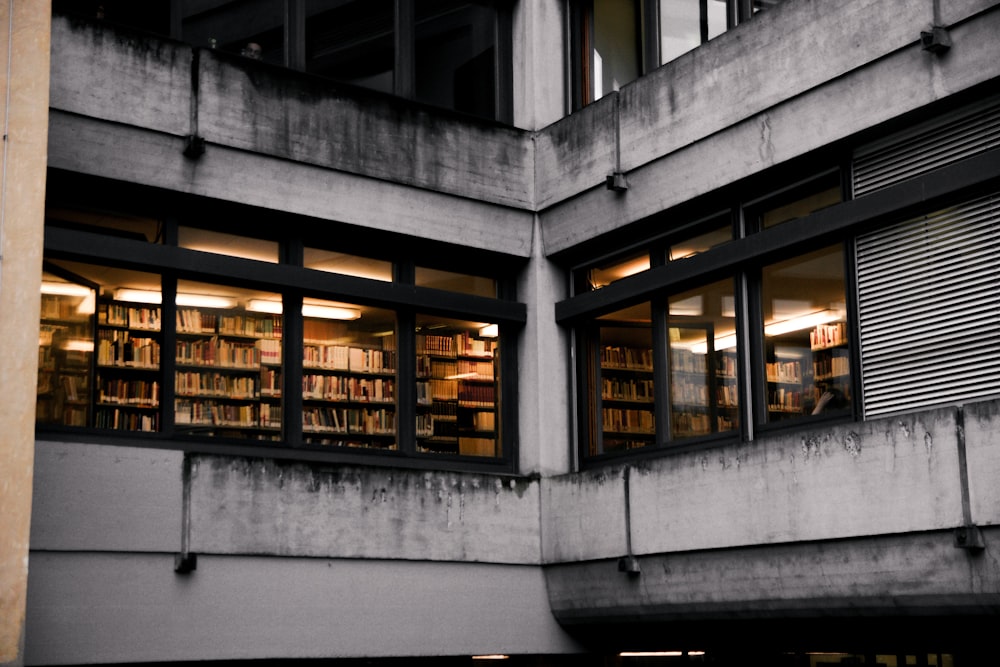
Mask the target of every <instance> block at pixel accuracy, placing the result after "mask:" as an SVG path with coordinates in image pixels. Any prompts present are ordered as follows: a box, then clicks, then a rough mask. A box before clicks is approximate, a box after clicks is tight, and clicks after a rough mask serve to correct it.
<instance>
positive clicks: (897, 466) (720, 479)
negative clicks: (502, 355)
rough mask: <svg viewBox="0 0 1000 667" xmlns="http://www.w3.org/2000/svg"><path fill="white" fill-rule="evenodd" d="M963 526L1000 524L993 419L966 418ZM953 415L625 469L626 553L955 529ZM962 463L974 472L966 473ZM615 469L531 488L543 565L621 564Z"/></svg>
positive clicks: (987, 408)
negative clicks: (538, 496)
mask: <svg viewBox="0 0 1000 667" xmlns="http://www.w3.org/2000/svg"><path fill="white" fill-rule="evenodd" d="M969 410H970V413H969V414H970V417H969V421H970V424H971V425H969V426H967V428H966V431H967V432H966V443H967V445H966V447H967V450H968V451H969V452H970V453H971V454H970V456H969V458H970V487H971V493H970V495H971V496H972V497H973V498H975V506H974V507H975V514H974V518H975V521H976V522H978V523H981V524H983V525H995V524H997V523H998V522H1000V488H998V486H997V485H996V484H995V480H996V479H998V478H1000V463H998V458H997V457H998V451H1000V438H998V437H997V436H996V435H995V434H996V433H998V432H1000V416H998V415H997V410H998V408H997V404H996V403H992V402H990V403H985V404H977V405H975V406H974V407H970V408H969ZM955 414H956V413H955V409H954V408H942V409H939V410H932V411H928V412H920V413H914V414H907V415H899V416H896V417H891V418H886V419H879V420H874V421H869V422H862V423H854V424H840V425H836V426H826V427H815V428H812V429H802V430H796V431H792V432H787V433H784V434H774V435H770V436H763V437H761V438H760V439H758V440H756V441H754V442H753V443H749V444H740V445H728V446H722V447H717V448H713V449H711V450H704V451H695V452H689V453H679V454H674V455H669V456H664V457H660V458H656V459H649V460H644V461H641V462H636V463H634V464H630V467H631V474H630V508H631V529H632V548H633V551H634V553H636V554H638V555H643V554H657V553H676V552H684V551H695V550H706V549H718V548H734V547H743V546H753V545H769V544H782V543H789V542H806V541H819V540H834V539H843V538H852V537H863V536H872V535H884V534H893V533H909V532H921V531H932V530H946V529H951V528H955V527H957V526H960V525H962V523H963V508H962V494H961V469H960V467H959V440H958V431H957V426H956V419H955ZM972 463H974V464H975V466H974V467H973V466H971V464H972ZM623 479H624V475H623V468H622V467H620V466H609V467H607V468H602V469H598V470H592V471H587V472H583V473H579V474H573V475H566V476H561V477H554V478H551V479H548V480H546V483H545V485H544V486H543V494H542V510H543V519H542V521H543V527H544V530H543V533H542V536H543V549H544V559H545V562H547V563H561V562H566V561H582V560H594V559H607V558H617V557H620V556H624V555H625V535H626V527H625V520H624V516H625V509H624V508H625V492H624V481H623Z"/></svg>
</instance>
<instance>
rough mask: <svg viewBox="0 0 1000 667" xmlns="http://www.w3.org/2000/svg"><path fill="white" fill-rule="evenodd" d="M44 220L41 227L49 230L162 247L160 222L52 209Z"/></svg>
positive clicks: (124, 216)
mask: <svg viewBox="0 0 1000 667" xmlns="http://www.w3.org/2000/svg"><path fill="white" fill-rule="evenodd" d="M45 217H46V221H45V224H47V225H50V226H53V227H67V228H70V229H77V230H79V231H84V232H93V233H96V234H106V235H108V236H117V237H119V238H126V239H131V240H134V241H143V242H146V243H163V222H162V221H161V220H154V219H153V218H145V217H141V216H137V215H136V216H133V215H118V214H108V213H99V212H92V211H81V210H71V209H55V208H49V209H46V211H45Z"/></svg>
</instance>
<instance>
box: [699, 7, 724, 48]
mask: <svg viewBox="0 0 1000 667" xmlns="http://www.w3.org/2000/svg"><path fill="white" fill-rule="evenodd" d="M702 1H703V2H705V3H706V8H705V9H706V10H707V13H708V38H709V39H713V38H715V37H718V36H719V35H721V34H722V33H724V32H725V31H726V29H727V28H728V21H727V18H726V14H727V13H728V10H727V7H726V5H727V0H702Z"/></svg>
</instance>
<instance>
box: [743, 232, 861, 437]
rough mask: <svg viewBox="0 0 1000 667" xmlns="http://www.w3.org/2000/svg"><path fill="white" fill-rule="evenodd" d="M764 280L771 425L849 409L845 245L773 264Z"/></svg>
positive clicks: (767, 379) (766, 362)
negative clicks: (775, 422)
mask: <svg viewBox="0 0 1000 667" xmlns="http://www.w3.org/2000/svg"><path fill="white" fill-rule="evenodd" d="M762 278H763V281H762V297H763V298H762V303H763V311H764V312H763V316H764V361H765V379H766V388H765V390H766V396H767V421H770V422H774V421H781V420H785V419H789V418H794V417H801V416H803V415H816V414H820V413H825V412H830V411H836V410H839V409H845V408H848V407H849V406H850V401H851V391H850V389H851V382H850V379H851V378H850V375H851V363H850V349H849V340H848V328H847V307H846V298H845V293H846V292H845V284H844V251H843V247H842V246H839V245H837V246H832V247H829V248H825V249H823V250H818V251H816V252H812V253H809V254H808V255H803V256H801V257H796V258H795V259H791V260H787V261H784V262H780V263H778V264H772V265H771V266H768V267H765V268H764V271H763V276H762Z"/></svg>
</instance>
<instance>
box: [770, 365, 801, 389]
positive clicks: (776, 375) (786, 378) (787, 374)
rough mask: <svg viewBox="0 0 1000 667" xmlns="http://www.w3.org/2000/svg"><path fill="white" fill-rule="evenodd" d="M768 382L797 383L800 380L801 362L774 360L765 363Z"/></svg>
mask: <svg viewBox="0 0 1000 667" xmlns="http://www.w3.org/2000/svg"><path fill="white" fill-rule="evenodd" d="M765 371H766V373H767V381H768V382H786V383H789V384H799V383H801V382H802V364H801V363H799V362H798V361H775V362H771V363H768V364H766V368H765Z"/></svg>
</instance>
